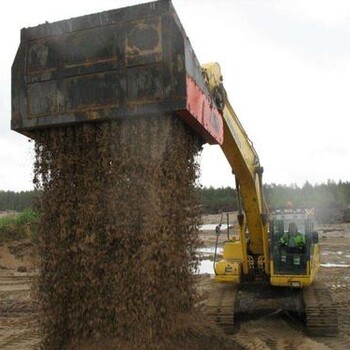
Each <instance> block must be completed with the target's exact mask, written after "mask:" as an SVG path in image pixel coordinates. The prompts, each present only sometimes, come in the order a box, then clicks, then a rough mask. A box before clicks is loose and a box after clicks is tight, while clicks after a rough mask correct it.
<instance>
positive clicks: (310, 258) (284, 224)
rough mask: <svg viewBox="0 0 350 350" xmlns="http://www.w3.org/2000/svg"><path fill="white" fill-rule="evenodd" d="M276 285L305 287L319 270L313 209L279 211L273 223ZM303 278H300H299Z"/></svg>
mask: <svg viewBox="0 0 350 350" xmlns="http://www.w3.org/2000/svg"><path fill="white" fill-rule="evenodd" d="M269 234H270V247H271V248H270V252H271V266H272V273H271V279H272V280H273V281H274V282H273V283H272V284H273V285H279V286H280V285H285V283H288V284H289V286H290V287H297V288H301V287H303V286H307V285H309V284H311V281H312V279H313V275H314V274H315V271H316V270H317V269H318V267H319V253H318V234H317V232H315V230H314V213H313V210H309V209H307V210H305V209H298V210H292V209H287V210H277V211H275V212H273V214H272V220H271V221H270V223H269ZM298 277H299V278H298ZM287 281H289V282H287Z"/></svg>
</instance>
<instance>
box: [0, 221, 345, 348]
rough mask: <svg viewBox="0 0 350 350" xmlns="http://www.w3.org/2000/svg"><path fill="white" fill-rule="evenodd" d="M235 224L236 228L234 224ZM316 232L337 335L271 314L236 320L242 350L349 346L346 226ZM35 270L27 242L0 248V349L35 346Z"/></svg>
mask: <svg viewBox="0 0 350 350" xmlns="http://www.w3.org/2000/svg"><path fill="white" fill-rule="evenodd" d="M219 220H220V216H219V217H218V216H210V217H206V218H205V220H204V223H208V224H209V223H218V222H219ZM233 226H234V227H236V223H234V224H233ZM318 231H319V233H320V238H321V249H322V264H323V266H322V268H321V273H320V276H319V279H320V280H322V281H324V282H325V283H326V284H327V285H328V286H329V287H330V288H331V290H332V293H333V297H334V298H335V300H336V301H337V302H338V305H339V311H338V314H339V325H340V332H339V335H338V336H337V337H334V338H310V337H309V336H307V335H306V334H305V332H304V330H303V329H302V327H301V326H300V325H298V324H296V323H295V322H293V321H292V320H290V319H289V318H288V317H287V316H286V315H285V314H273V315H269V316H265V317H264V318H260V319H254V320H249V321H244V322H241V323H240V327H239V329H237V332H236V333H235V334H234V335H233V336H232V337H233V338H234V340H235V341H236V342H237V343H239V344H240V345H241V346H242V348H244V349H276V350H280V349H299V350H316V349H320V350H322V349H349V348H350V299H349V293H350V267H347V266H350V224H337V225H327V226H320V227H318ZM222 236H225V235H222ZM201 238H202V240H203V244H204V246H206V247H212V246H213V245H214V243H215V234H214V232H212V231H203V232H202V233H201ZM222 239H224V237H223V238H222ZM334 265H335V266H334ZM338 265H342V266H338ZM21 271H23V272H21ZM35 274H36V271H35V260H34V256H33V247H32V246H31V245H30V243H29V242H17V243H11V244H3V245H1V246H0V349H4V350H10V349H13V350H21V349H23V350H24V349H26V350H27V349H33V348H35V345H36V344H38V342H39V337H38V335H37V334H36V333H35V331H34V329H35V325H36V322H37V317H36V315H37V312H36V307H35V305H34V304H33V301H32V299H31V293H30V281H31V280H32V279H33V276H35ZM197 279H198V286H199V291H200V292H201V294H202V296H203V300H204V301H205V298H206V297H207V296H208V295H209V294H210V290H211V288H212V285H213V283H214V281H213V278H212V276H211V275H209V274H207V275H200V276H197Z"/></svg>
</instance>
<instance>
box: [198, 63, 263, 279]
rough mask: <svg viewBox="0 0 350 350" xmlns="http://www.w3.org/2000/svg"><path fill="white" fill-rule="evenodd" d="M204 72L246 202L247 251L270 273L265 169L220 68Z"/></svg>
mask: <svg viewBox="0 0 350 350" xmlns="http://www.w3.org/2000/svg"><path fill="white" fill-rule="evenodd" d="M202 68H203V74H204V76H205V78H206V81H207V84H208V87H209V91H210V93H211V95H212V98H213V100H214V101H215V102H216V104H217V106H218V108H219V110H221V113H222V119H223V129H224V138H223V143H222V144H221V145H220V146H221V149H222V151H223V153H224V155H225V157H226V158H227V161H228V162H229V164H230V166H231V169H232V172H233V173H234V174H235V177H236V185H237V190H238V192H239V195H240V196H241V197H242V200H243V204H244V212H245V216H246V222H247V226H248V233H249V236H248V239H249V243H248V251H249V254H251V255H252V256H254V257H256V258H258V257H261V256H263V260H264V270H265V272H266V273H269V245H268V237H267V215H266V209H267V208H266V204H265V201H264V196H263V189H262V173H263V168H262V167H261V165H260V161H259V157H258V155H257V153H256V151H255V149H254V147H253V144H252V142H251V141H250V139H249V137H248V135H247V133H246V132H245V130H244V128H243V126H242V124H241V123H240V121H239V119H238V117H237V115H236V113H235V111H234V110H233V108H232V106H231V104H230V102H229V101H228V98H227V95H226V92H225V89H224V87H223V84H222V76H221V70H220V66H219V64H218V63H211V64H207V65H204V66H203V67H202ZM241 218H242V216H241ZM240 224H241V225H244V222H242V220H240Z"/></svg>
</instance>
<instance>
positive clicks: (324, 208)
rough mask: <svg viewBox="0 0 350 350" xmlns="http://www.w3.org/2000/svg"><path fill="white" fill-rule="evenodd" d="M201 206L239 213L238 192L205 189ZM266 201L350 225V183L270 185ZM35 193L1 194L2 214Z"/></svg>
mask: <svg viewBox="0 0 350 350" xmlns="http://www.w3.org/2000/svg"><path fill="white" fill-rule="evenodd" d="M200 193H201V204H202V208H203V213H204V214H215V213H221V212H228V211H236V210H237V209H238V204H237V198H236V191H235V190H234V189H233V188H231V187H223V188H216V189H215V188H212V187H209V188H206V187H204V188H202V189H201V190H200ZM264 193H265V198H266V201H267V203H268V205H269V207H270V208H281V207H285V206H286V204H287V203H288V202H291V203H292V204H293V207H295V208H302V207H313V208H316V211H317V213H318V217H319V221H324V222H330V221H350V182H347V181H346V182H342V181H339V182H335V181H328V182H327V183H323V184H316V185H312V184H310V183H309V182H306V183H305V184H304V185H303V186H301V187H299V186H297V185H289V186H287V185H277V184H268V185H265V186H264ZM35 196H36V193H35V192H34V191H23V192H11V191H0V211H4V210H15V211H23V210H25V209H27V208H32V206H33V203H34V200H35Z"/></svg>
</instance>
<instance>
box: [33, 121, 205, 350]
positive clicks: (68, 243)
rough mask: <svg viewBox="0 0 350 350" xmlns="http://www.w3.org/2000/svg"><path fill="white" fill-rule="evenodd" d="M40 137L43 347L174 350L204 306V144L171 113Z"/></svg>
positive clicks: (76, 127) (39, 133)
mask: <svg viewBox="0 0 350 350" xmlns="http://www.w3.org/2000/svg"><path fill="white" fill-rule="evenodd" d="M35 141H36V143H35V151H36V162H35V167H34V168H35V177H34V182H35V185H36V187H37V189H38V190H40V191H41V193H42V195H41V197H40V202H39V204H38V206H39V211H40V214H41V215H40V217H41V218H40V223H39V255H40V261H41V262H40V276H39V278H38V283H37V290H38V301H39V303H40V305H41V310H42V317H41V332H42V337H43V338H42V339H43V340H42V344H41V345H42V348H44V349H65V348H76V347H77V348H80V346H81V344H82V342H84V341H85V340H88V339H97V340H98V339H100V340H101V339H104V338H105V337H109V338H111V337H113V338H114V339H119V340H120V344H122V343H123V342H124V343H123V344H124V345H125V344H129V346H131V347H130V348H141V349H142V348H144V349H157V348H163V347H164V346H165V344H166V342H167V339H168V340H169V341H170V339H171V334H173V332H174V329H175V328H176V329H179V327H180V328H181V319H183V315H184V314H189V313H191V312H192V309H193V305H194V301H195V290H194V286H193V281H192V272H193V270H194V269H195V268H196V266H197V263H198V260H197V258H196V253H195V251H196V248H197V246H198V234H197V224H198V223H199V213H198V191H197V189H196V181H197V177H198V164H197V162H196V158H197V157H196V156H197V154H198V152H199V151H200V149H201V144H200V140H199V139H198V137H197V136H196V135H195V134H194V133H193V132H191V131H190V130H189V129H188V128H187V127H186V126H185V125H184V124H183V122H182V120H181V119H179V118H177V117H174V116H172V115H162V116H152V117H149V118H144V117H143V118H136V119H132V120H117V121H111V122H99V123H89V124H79V125H74V126H70V127H65V128H57V129H46V130H38V131H36V132H35ZM181 315H182V316H181ZM181 317H182V318H181ZM79 344H80V345H79ZM130 344H132V345H130ZM160 344H162V345H160ZM123 347H126V346H122V345H120V348H123ZM113 348H118V342H116V343H115V344H114V347H113ZM170 348H171V346H170Z"/></svg>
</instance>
